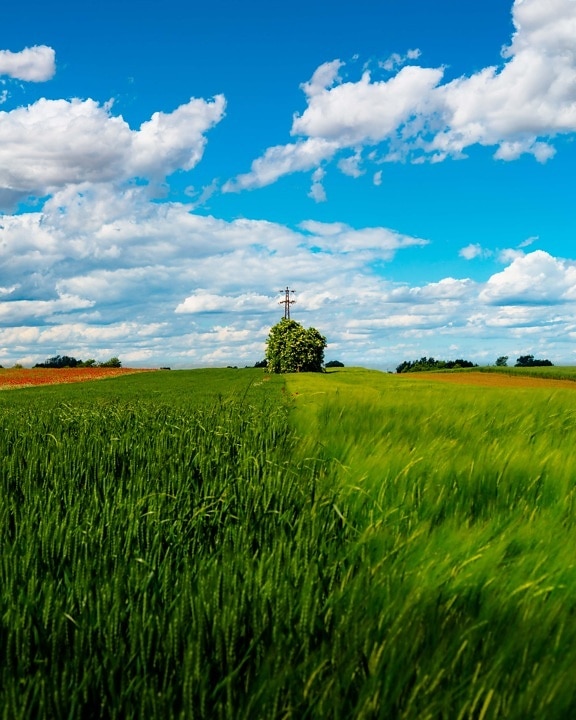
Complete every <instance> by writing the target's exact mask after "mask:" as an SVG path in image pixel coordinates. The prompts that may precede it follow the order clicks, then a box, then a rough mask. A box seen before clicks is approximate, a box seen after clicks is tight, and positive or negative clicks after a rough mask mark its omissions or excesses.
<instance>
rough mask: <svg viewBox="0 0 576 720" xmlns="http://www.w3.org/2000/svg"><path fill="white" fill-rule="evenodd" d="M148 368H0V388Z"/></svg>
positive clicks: (110, 374) (67, 380)
mask: <svg viewBox="0 0 576 720" xmlns="http://www.w3.org/2000/svg"><path fill="white" fill-rule="evenodd" d="M137 372H148V371H147V370H140V369H138V370H135V369H133V368H98V367H94V368H31V369H28V368H8V369H5V370H0V390H9V389H11V388H14V389H16V388H22V387H34V386H35V385H59V384H61V383H77V382H86V381H87V380H101V379H102V378H109V377H116V376H117V375H129V374H131V373H137Z"/></svg>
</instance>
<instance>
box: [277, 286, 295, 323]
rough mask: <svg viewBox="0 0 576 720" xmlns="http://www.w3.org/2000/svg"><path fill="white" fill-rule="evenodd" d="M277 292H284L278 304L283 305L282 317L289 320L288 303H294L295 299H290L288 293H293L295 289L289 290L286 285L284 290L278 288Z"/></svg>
mask: <svg viewBox="0 0 576 720" xmlns="http://www.w3.org/2000/svg"><path fill="white" fill-rule="evenodd" d="M278 292H281V293H284V300H280V302H279V303H278V305H284V318H285V319H286V320H290V305H294V303H295V302H296V300H291V299H290V293H295V292H296V291H295V290H290V288H289V287H288V286H286V290H278Z"/></svg>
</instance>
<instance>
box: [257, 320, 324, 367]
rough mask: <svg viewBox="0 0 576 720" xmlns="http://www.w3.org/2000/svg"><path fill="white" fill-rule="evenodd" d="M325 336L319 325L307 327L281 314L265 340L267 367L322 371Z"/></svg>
mask: <svg viewBox="0 0 576 720" xmlns="http://www.w3.org/2000/svg"><path fill="white" fill-rule="evenodd" d="M326 344H327V343H326V338H325V337H324V336H323V335H321V334H320V333H319V332H318V330H316V328H308V329H306V328H304V327H303V326H302V325H300V323H297V322H296V321H295V320H289V319H287V318H282V320H280V322H279V323H277V324H276V325H274V327H273V328H271V329H270V333H269V335H268V339H267V341H266V360H267V362H268V370H269V371H270V372H273V373H290V372H322V365H323V364H324V348H325V347H326Z"/></svg>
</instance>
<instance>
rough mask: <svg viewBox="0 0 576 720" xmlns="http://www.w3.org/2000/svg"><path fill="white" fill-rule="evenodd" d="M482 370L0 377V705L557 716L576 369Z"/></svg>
mask: <svg viewBox="0 0 576 720" xmlns="http://www.w3.org/2000/svg"><path fill="white" fill-rule="evenodd" d="M557 372H560V369H557ZM566 373H568V371H565V372H564V375H565V374H566ZM568 374H569V373H568ZM455 375H456V374H454V376H455ZM462 375H465V373H462ZM486 376H488V374H486ZM497 377H498V378H500V383H499V384H498V385H496V386H477V385H476V384H474V383H473V382H472V380H473V379H474V378H473V377H472V378H471V377H469V378H468V384H466V385H462V384H455V383H454V382H445V381H443V379H441V378H440V375H436V374H422V377H416V376H415V375H414V376H410V375H406V376H395V375H387V374H384V373H379V372H375V371H368V370H361V369H343V370H338V371H334V372H329V373H325V374H322V375H319V374H306V373H303V374H299V375H289V376H285V377H283V376H272V377H270V376H266V375H264V374H263V373H262V371H257V370H253V369H247V370H232V369H230V370H198V371H177V372H176V371H172V372H170V373H162V372H155V373H141V374H132V375H126V376H122V377H117V378H111V379H106V380H100V381H98V382H86V383H81V384H66V385H58V386H54V385H53V386H45V387H35V388H25V389H21V390H16V391H11V392H4V393H0V423H1V425H2V433H1V434H0V455H1V457H2V465H1V470H0V493H1V495H0V542H1V564H0V617H1V621H0V649H1V651H2V654H3V658H4V661H3V663H2V665H1V666H0V707H1V708H2V716H3V717H5V718H20V717H22V718H27V717H34V718H43V717H46V718H48V717H50V718H60V717H66V718H80V717H118V718H120V717H122V718H124V717H182V718H188V717H198V718H246V719H252V718H266V719H268V718H290V717H293V718H303V717H310V718H391V717H394V718H396V717H397V718H407V719H408V718H414V719H416V718H418V720H420V719H422V718H431V719H432V718H446V719H447V720H452V719H454V718H462V719H464V718H479V719H482V720H486V719H488V718H518V719H520V718H522V719H524V718H542V717H545V718H547V720H548V719H549V718H550V719H552V720H554V719H556V718H558V719H560V718H566V717H570V716H572V715H573V714H574V712H575V710H576V692H575V690H574V684H573V668H574V666H575V665H576V614H575V609H576V563H575V561H574V558H573V536H574V532H575V520H576V508H575V507H574V500H575V494H576V484H575V481H574V478H575V476H576V473H575V467H574V460H573V457H572V449H573V447H574V446H575V444H576V403H575V401H576V393H575V390H576V383H571V384H567V385H564V384H561V385H559V384H556V383H555V382H554V381H553V380H552V379H548V380H537V383H536V386H534V387H532V386H530V387H526V386H523V385H522V384H515V380H514V377H517V376H514V377H511V378H510V379H509V380H507V381H506V380H505V379H506V378H507V377H508V376H507V375H505V374H502V375H498V376H497ZM557 378H558V379H559V380H563V381H564V382H566V378H565V377H560V376H557Z"/></svg>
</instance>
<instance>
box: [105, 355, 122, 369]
mask: <svg viewBox="0 0 576 720" xmlns="http://www.w3.org/2000/svg"><path fill="white" fill-rule="evenodd" d="M100 367H110V368H119V367H122V363H121V362H120V360H118V358H117V357H111V358H110V360H106V362H101V363H100Z"/></svg>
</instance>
